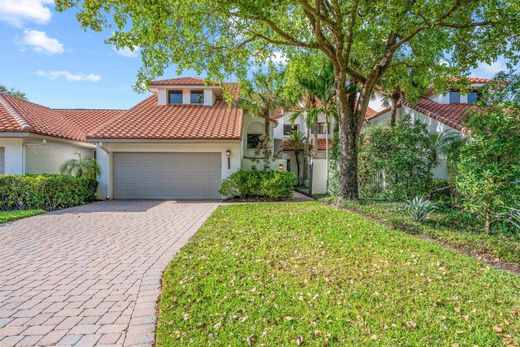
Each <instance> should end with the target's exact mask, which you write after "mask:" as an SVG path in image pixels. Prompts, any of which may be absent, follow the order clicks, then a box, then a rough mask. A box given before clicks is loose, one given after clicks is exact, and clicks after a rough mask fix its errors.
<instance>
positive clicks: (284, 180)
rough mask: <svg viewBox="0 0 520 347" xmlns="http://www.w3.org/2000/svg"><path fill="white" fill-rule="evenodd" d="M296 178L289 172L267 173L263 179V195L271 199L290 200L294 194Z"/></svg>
mask: <svg viewBox="0 0 520 347" xmlns="http://www.w3.org/2000/svg"><path fill="white" fill-rule="evenodd" d="M295 184H296V176H295V175H294V174H293V173H292V172H289V171H267V172H265V173H264V175H263V177H262V195H265V196H267V197H268V198H269V199H273V200H277V199H288V198H290V197H291V196H292V194H293V186H294V185H295Z"/></svg>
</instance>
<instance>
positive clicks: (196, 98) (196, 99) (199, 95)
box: [190, 90, 204, 104]
mask: <svg viewBox="0 0 520 347" xmlns="http://www.w3.org/2000/svg"><path fill="white" fill-rule="evenodd" d="M190 102H191V103H192V104H203V103H204V91H203V90H192V91H191V98H190Z"/></svg>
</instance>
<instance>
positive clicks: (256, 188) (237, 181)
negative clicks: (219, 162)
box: [219, 170, 296, 200]
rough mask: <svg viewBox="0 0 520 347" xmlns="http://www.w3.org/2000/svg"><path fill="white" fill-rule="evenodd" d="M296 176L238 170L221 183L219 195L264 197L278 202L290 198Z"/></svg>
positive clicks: (281, 172) (287, 173)
mask: <svg viewBox="0 0 520 347" xmlns="http://www.w3.org/2000/svg"><path fill="white" fill-rule="evenodd" d="M295 184H296V176H295V175H294V174H293V173H292V172H288V171H272V170H269V171H257V170H251V171H246V170H239V171H237V172H235V173H233V174H232V175H231V176H229V177H228V178H226V179H225V180H223V181H222V185H221V186H220V190H219V192H220V194H222V195H225V196H229V197H236V196H238V197H240V198H247V197H255V196H266V197H267V198H269V199H273V200H280V199H287V198H290V197H291V196H292V194H293V187H294V185H295Z"/></svg>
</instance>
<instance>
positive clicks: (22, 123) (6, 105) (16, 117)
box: [0, 93, 31, 130]
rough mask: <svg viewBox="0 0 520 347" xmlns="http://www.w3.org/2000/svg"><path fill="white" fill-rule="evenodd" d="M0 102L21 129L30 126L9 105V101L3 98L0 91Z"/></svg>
mask: <svg viewBox="0 0 520 347" xmlns="http://www.w3.org/2000/svg"><path fill="white" fill-rule="evenodd" d="M0 104H1V105H2V106H3V107H4V108H5V109H6V111H7V113H9V114H10V115H11V117H13V118H14V120H15V121H16V122H17V123H18V124H19V125H20V128H22V130H25V129H27V128H31V125H30V124H29V123H28V122H27V121H26V120H25V118H23V117H22V115H21V114H20V113H19V112H18V111H17V110H16V109H15V108H14V107H13V105H11V103H10V102H9V101H8V100H7V99H6V98H5V96H4V93H0Z"/></svg>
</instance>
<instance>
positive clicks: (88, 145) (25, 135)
mask: <svg viewBox="0 0 520 347" xmlns="http://www.w3.org/2000/svg"><path fill="white" fill-rule="evenodd" d="M0 138H33V139H45V140H52V141H56V142H64V143H68V144H71V145H74V146H78V147H85V148H96V145H95V144H92V143H88V142H81V141H74V140H68V139H64V138H61V137H54V136H48V135H40V134H34V133H31V132H27V131H23V132H0Z"/></svg>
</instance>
